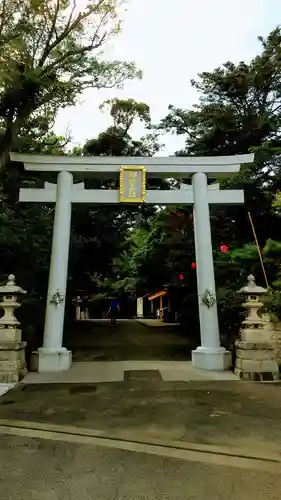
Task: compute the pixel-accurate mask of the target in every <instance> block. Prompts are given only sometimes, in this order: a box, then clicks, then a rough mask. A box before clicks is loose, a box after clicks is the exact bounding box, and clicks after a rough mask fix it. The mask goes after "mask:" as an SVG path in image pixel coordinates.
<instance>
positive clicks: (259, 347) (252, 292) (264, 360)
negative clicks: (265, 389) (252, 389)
mask: <svg viewBox="0 0 281 500" xmlns="http://www.w3.org/2000/svg"><path fill="white" fill-rule="evenodd" d="M266 291H267V290H266V289H265V288H263V287H261V286H257V285H256V283H255V278H254V276H252V275H250V276H248V284H247V285H246V286H245V287H243V288H241V290H239V293H242V294H244V295H246V302H244V303H243V304H242V305H243V307H244V308H245V309H246V311H247V316H246V318H245V319H244V321H242V327H241V329H240V340H237V341H236V343H235V345H236V354H237V358H236V366H235V373H236V374H237V375H239V376H240V378H243V379H248V380H278V379H279V369H278V363H277V350H276V342H274V341H272V331H271V330H270V329H268V328H267V325H266V323H267V322H266V321H265V320H264V319H263V317H262V316H261V314H260V309H261V308H262V307H263V302H262V301H261V297H262V296H263V295H264V294H265V293H266Z"/></svg>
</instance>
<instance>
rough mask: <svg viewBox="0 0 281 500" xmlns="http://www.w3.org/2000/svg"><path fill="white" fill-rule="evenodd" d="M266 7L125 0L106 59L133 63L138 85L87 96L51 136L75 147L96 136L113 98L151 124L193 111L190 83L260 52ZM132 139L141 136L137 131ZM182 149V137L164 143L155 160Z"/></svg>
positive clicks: (256, 0) (241, 1)
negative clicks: (103, 109)
mask: <svg viewBox="0 0 281 500" xmlns="http://www.w3.org/2000/svg"><path fill="white" fill-rule="evenodd" d="M271 1H272V2H273V3H276V2H275V0H271ZM268 3H270V0H235V1H233V0H232V1H230V0H173V2H171V1H168V0H130V2H129V5H128V10H127V12H126V15H125V19H124V26H123V32H122V34H121V35H120V37H119V38H118V39H116V40H115V41H114V44H113V43H112V44H111V46H110V47H108V50H107V56H108V57H112V58H114V59H123V60H134V61H136V63H137V65H138V66H139V67H140V68H141V69H142V70H143V73H144V76H143V79H142V81H140V82H137V81H136V82H130V83H127V84H125V86H124V89H122V90H119V91H117V90H115V89H111V90H101V91H94V90H89V91H86V92H85V94H84V95H83V98H82V102H81V104H80V105H77V106H76V107H75V108H69V109H66V110H63V111H62V112H61V113H60V115H59V117H58V120H57V124H56V131H57V132H58V133H62V134H63V133H64V132H65V130H66V128H67V127H69V128H70V130H71V132H72V136H73V142H74V143H75V144H77V143H83V142H84V141H85V140H86V139H87V138H90V137H93V136H95V135H96V134H98V133H99V132H100V131H102V130H104V129H105V128H106V127H107V126H108V125H109V124H110V118H109V117H108V116H107V115H106V114H103V113H100V111H99V110H98V106H99V104H100V103H101V102H102V101H104V100H105V99H108V98H111V97H123V98H126V97H131V98H134V99H136V100H141V101H144V102H147V103H148V104H149V105H150V107H151V112H152V117H153V120H154V121H155V122H157V121H158V120H159V119H160V118H162V117H163V116H165V114H166V112H167V107H168V105H169V104H170V103H172V104H175V105H176V106H180V107H183V108H188V107H190V106H192V104H194V102H195V101H196V99H197V96H196V93H195V92H194V90H193V89H192V88H191V86H190V79H191V78H196V76H197V74H198V73H199V72H201V71H205V70H212V69H213V68H214V67H217V66H219V65H220V64H222V63H223V62H225V61H227V60H231V61H234V62H238V61H240V60H249V59H250V58H252V57H253V56H254V55H255V53H256V52H257V51H258V47H259V45H258V42H257V40H256V39H257V36H258V35H260V34H264V35H266V34H267V32H268V31H269V30H270V29H273V28H274V26H275V22H276V21H275V18H274V17H273V16H272V15H271V14H270V12H271V11H269V9H268ZM276 5H277V3H276ZM279 12H280V9H279ZM276 24H277V22H276ZM134 133H135V134H136V136H139V135H140V134H141V133H142V129H141V127H140V126H139V125H137V126H136V127H135V130H134ZM182 144H183V140H182V138H178V137H171V136H168V137H166V148H165V151H164V152H162V153H161V154H162V155H163V154H172V153H173V151H175V150H176V149H178V148H179V147H181V145H182Z"/></svg>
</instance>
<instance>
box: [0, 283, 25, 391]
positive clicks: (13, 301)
mask: <svg viewBox="0 0 281 500" xmlns="http://www.w3.org/2000/svg"><path fill="white" fill-rule="evenodd" d="M24 293H26V292H25V291H24V290H22V288H20V287H18V286H16V284H15V277H14V276H13V275H10V276H9V278H8V282H7V284H6V285H5V286H1V287H0V294H2V295H4V296H3V300H2V302H1V303H0V307H1V308H2V309H4V315H3V316H2V317H1V318H0V382H4V383H11V382H18V381H19V380H20V379H22V378H23V377H24V376H25V375H26V373H27V369H26V362H25V346H26V343H25V342H22V340H21V330H20V329H19V328H18V326H19V325H20V323H19V321H18V320H17V318H16V317H15V316H14V310H15V309H16V308H17V307H20V304H19V303H18V302H17V296H18V295H19V294H24Z"/></svg>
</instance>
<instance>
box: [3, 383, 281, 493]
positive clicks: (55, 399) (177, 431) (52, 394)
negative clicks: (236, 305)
mask: <svg viewBox="0 0 281 500" xmlns="http://www.w3.org/2000/svg"><path fill="white" fill-rule="evenodd" d="M280 402H281V385H279V384H276V385H273V384H250V383H245V382H240V381H204V382H202V381H191V382H164V381H161V380H158V379H151V380H139V381H137V380H126V381H124V382H117V383H110V384H108V383H104V384H26V385H20V386H19V387H17V388H14V389H12V390H11V391H10V392H9V393H7V394H6V395H4V396H2V397H1V399H0V434H1V440H0V443H1V444H0V460H1V463H2V464H3V465H2V466H1V469H0V481H1V494H2V496H3V498H5V499H14V498H16V497H17V496H18V497H19V498H21V499H22V500H29V499H33V498H34V499H36V500H37V499H40V500H49V499H51V498H52V499H54V500H64V499H68V500H69V499H73V500H74V499H75V500H76V499H77V498H79V500H80V499H81V500H88V499H92V498H95V500H96V499H97V500H99V499H102V500H107V499H110V500H112V499H114V498H116V499H118V500H119V499H120V500H121V499H122V500H126V499H128V500H129V499H130V500H134V499H136V500H144V499H148V500H150V499H151V500H152V499H153V500H158V499H159V500H160V498H161V499H164V500H165V499H167V500H168V499H169V500H173V499H174V500H183V499H185V500H186V499H196V498H198V499H200V500H201V499H208V500H209V499H210V500H218V499H221V498H223V499H225V498H227V499H228V500H239V499H243V500H254V499H255V500H263V499H266V500H275V499H277V498H278V499H279V496H280V487H281V477H280V469H281V448H280V442H281V426H280V418H281V404H280Z"/></svg>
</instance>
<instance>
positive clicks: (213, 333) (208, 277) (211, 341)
mask: <svg viewBox="0 0 281 500" xmlns="http://www.w3.org/2000/svg"><path fill="white" fill-rule="evenodd" d="M11 160H12V161H16V162H21V163H24V166H25V169H26V170H28V171H36V172H58V178H57V183H56V184H52V183H49V182H46V183H45V187H44V189H36V188H35V189H29V188H28V189H27V188H22V189H20V198H19V199H20V201H21V202H25V203H27V202H38V203H55V218H54V229H53V243H52V254H51V263H50V274H49V284H48V296H47V305H46V318H45V329H44V341H43V347H41V348H39V349H38V370H39V371H42V372H50V371H53V372H56V371H62V370H67V369H69V368H70V366H71V352H70V351H68V350H67V349H66V348H65V347H63V346H62V339H63V325H64V311H65V295H66V286H67V272H68V253H69V240H70V229H71V205H72V203H88V204H116V203H121V202H124V201H125V202H127V203H134V202H135V203H136V202H139V201H140V200H141V201H142V202H144V203H149V204H153V205H176V204H181V205H183V204H186V205H193V218H194V237H195V251H196V264H197V266H196V272H197V288H198V304H199V318H200V335H201V345H200V346H199V347H197V349H196V350H194V351H192V363H193V366H195V367H196V368H199V369H203V370H215V371H221V370H225V369H227V368H229V366H230V364H231V353H230V352H228V351H226V350H225V349H224V348H223V347H221V344H220V334H219V324H218V312H217V304H216V289H215V277H214V263H213V252H212V238H211V227H210V213H209V205H210V204H222V205H226V204H231V205H236V204H242V203H244V192H243V191H242V190H220V187H219V184H211V185H208V178H210V179H219V178H220V177H229V176H233V175H235V174H237V173H238V172H239V170H240V166H241V164H247V163H252V162H253V160H254V155H253V154H246V155H236V156H220V157H202V158H201V157H167V158H161V157H139V158H138V157H131V158H130V157H108V156H96V157H83V156H81V157H79V156H78V157H77V156H75V157H72V156H47V155H26V154H20V153H19V154H18V153H12V154H11ZM121 171H122V172H123V178H122V179H123V181H122V190H123V193H121V192H120V191H121V189H120V190H113V189H85V186H84V183H77V184H75V183H74V182H73V178H74V176H75V175H77V176H78V175H79V177H81V175H84V176H92V177H99V178H113V179H114V178H116V177H119V176H120V172H121ZM146 177H148V178H149V177H154V178H155V177H157V178H178V179H186V178H191V179H192V184H191V185H190V186H189V185H182V186H181V188H180V189H170V190H149V189H147V190H146V187H145V181H146Z"/></svg>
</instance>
